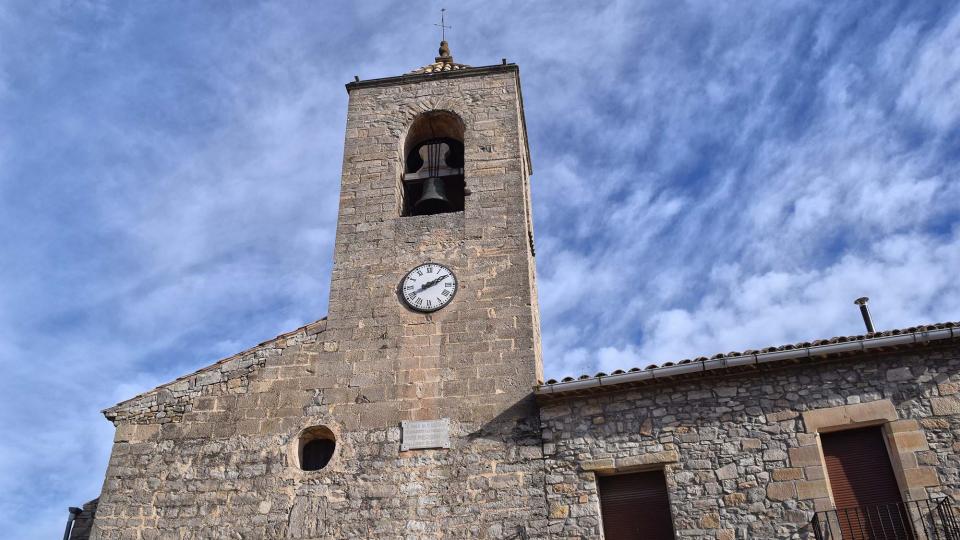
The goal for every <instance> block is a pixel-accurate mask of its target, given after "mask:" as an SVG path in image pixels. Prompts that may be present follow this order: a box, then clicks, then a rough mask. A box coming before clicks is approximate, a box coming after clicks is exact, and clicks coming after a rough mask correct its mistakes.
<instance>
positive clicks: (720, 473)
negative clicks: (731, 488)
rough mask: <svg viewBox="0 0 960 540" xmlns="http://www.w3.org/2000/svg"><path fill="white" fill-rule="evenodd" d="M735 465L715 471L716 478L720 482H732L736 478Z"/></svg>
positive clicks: (725, 466) (731, 464)
mask: <svg viewBox="0 0 960 540" xmlns="http://www.w3.org/2000/svg"><path fill="white" fill-rule="evenodd" d="M738 474H739V473H738V470H737V464H736V463H730V464H729V465H724V466H723V467H720V468H719V469H717V478H719V479H720V480H732V479H734V478H736V477H737V476H738Z"/></svg>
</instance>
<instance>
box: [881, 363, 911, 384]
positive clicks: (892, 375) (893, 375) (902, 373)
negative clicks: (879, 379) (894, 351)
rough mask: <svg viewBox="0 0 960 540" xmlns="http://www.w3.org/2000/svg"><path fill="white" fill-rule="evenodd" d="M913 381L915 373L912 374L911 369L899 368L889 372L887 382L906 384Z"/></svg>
mask: <svg viewBox="0 0 960 540" xmlns="http://www.w3.org/2000/svg"><path fill="white" fill-rule="evenodd" d="M911 380H913V373H911V372H910V368H909V367H906V366H904V367H899V368H893V369H888V370H887V381H889V382H905V381H911Z"/></svg>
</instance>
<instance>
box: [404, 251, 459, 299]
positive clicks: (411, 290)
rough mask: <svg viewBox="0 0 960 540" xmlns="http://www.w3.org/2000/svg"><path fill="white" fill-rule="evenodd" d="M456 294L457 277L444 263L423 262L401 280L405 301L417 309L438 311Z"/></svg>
mask: <svg viewBox="0 0 960 540" xmlns="http://www.w3.org/2000/svg"><path fill="white" fill-rule="evenodd" d="M455 294H457V277H456V276H454V275H453V272H452V271H451V270H450V269H449V268H447V267H446V266H443V265H442V264H436V263H425V264H421V265H420V266H418V267H416V268H414V269H413V270H411V271H410V272H408V273H407V275H406V276H404V278H403V281H401V282H400V295H401V296H402V297H403V301H404V302H406V303H407V305H408V306H410V308H411V309H415V310H417V311H436V310H438V309H440V308H442V307H443V306H445V305H447V304H449V303H450V301H451V300H453V297H454V295H455Z"/></svg>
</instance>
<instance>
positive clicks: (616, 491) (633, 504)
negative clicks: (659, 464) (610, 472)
mask: <svg viewBox="0 0 960 540" xmlns="http://www.w3.org/2000/svg"><path fill="white" fill-rule="evenodd" d="M597 484H598V487H599V489H600V511H601V512H602V514H603V534H604V536H605V537H606V540H672V539H673V537H674V536H673V520H672V519H671V518H670V500H669V499H668V498H667V482H666V479H665V478H664V476H663V471H651V472H644V473H634V474H620V475H616V476H600V477H597Z"/></svg>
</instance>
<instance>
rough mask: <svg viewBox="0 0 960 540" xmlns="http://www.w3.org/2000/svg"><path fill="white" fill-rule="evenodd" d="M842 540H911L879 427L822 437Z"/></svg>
mask: <svg viewBox="0 0 960 540" xmlns="http://www.w3.org/2000/svg"><path fill="white" fill-rule="evenodd" d="M820 443H821V445H822V446H823V457H824V460H825V462H826V466H827V474H828V475H829V477H830V491H831V492H832V493H833V501H834V504H835V505H836V507H837V516H838V520H839V527H840V529H841V531H842V532H843V538H844V539H845V540H846V539H851V540H858V539H864V540H865V539H869V538H883V536H878V535H880V534H881V531H882V532H883V533H884V534H889V535H891V536H889V537H890V538H912V536H910V534H909V533H908V532H907V529H908V527H907V523H908V522H909V519H910V517H909V516H908V515H906V514H905V512H904V510H903V508H902V505H901V504H900V503H901V502H903V500H902V498H901V497H900V489H899V488H898V487H897V478H896V476H894V474H893V467H892V466H891V465H890V457H889V456H888V455H887V446H886V444H884V440H883V431H882V428H880V427H870V428H861V429H851V430H847V431H838V432H835V433H823V434H821V435H820Z"/></svg>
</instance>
